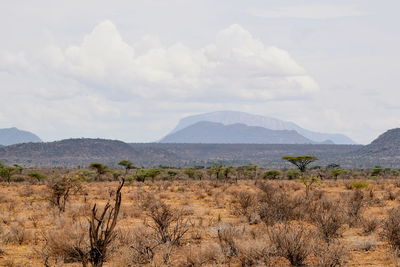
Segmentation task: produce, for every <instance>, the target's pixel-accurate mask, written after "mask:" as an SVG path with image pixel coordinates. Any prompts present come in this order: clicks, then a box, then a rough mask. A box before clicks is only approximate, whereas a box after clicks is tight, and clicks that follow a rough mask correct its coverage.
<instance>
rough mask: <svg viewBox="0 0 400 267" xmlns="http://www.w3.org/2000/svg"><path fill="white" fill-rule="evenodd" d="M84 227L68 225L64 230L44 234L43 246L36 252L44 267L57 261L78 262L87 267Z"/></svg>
mask: <svg viewBox="0 0 400 267" xmlns="http://www.w3.org/2000/svg"><path fill="white" fill-rule="evenodd" d="M86 232H87V230H86V225H84V224H80V223H76V224H73V223H68V224H66V225H64V228H62V229H59V230H52V231H49V232H47V233H45V234H44V240H45V243H44V246H43V248H42V249H41V250H40V251H37V252H38V255H40V256H41V258H42V259H43V264H44V265H45V266H54V265H55V263H57V262H58V261H62V262H64V263H75V262H80V263H81V264H82V266H84V267H85V266H87V264H88V261H89V250H90V245H89V239H88V238H87V235H86Z"/></svg>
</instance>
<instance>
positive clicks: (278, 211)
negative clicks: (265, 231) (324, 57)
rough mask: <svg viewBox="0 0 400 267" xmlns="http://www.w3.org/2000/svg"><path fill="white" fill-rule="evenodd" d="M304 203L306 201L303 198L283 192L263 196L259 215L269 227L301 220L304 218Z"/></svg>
mask: <svg viewBox="0 0 400 267" xmlns="http://www.w3.org/2000/svg"><path fill="white" fill-rule="evenodd" d="M304 203H305V199H304V198H303V197H302V196H290V195H289V194H287V193H285V192H282V191H280V192H275V193H274V194H271V195H267V194H263V196H262V197H261V198H260V203H259V208H258V215H259V216H260V219H261V220H262V221H263V222H264V223H266V224H267V225H273V224H274V223H277V222H286V221H289V220H295V219H300V218H301V217H302V216H304V213H303V210H304Z"/></svg>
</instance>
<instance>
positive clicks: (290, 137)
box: [160, 121, 315, 144]
mask: <svg viewBox="0 0 400 267" xmlns="http://www.w3.org/2000/svg"><path fill="white" fill-rule="evenodd" d="M160 143H197V144H312V143H315V142H313V141H311V140H310V139H307V138H305V137H304V136H302V135H300V134H299V133H297V132H296V131H294V130H270V129H267V128H264V127H259V126H247V125H245V124H242V123H235V124H229V125H224V124H222V123H217V122H209V121H200V122H197V123H195V124H192V125H189V126H188V127H186V128H183V129H181V130H178V131H176V132H174V133H172V134H169V135H167V136H166V137H164V138H163V139H162V140H161V141H160Z"/></svg>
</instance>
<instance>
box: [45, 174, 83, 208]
mask: <svg viewBox="0 0 400 267" xmlns="http://www.w3.org/2000/svg"><path fill="white" fill-rule="evenodd" d="M47 186H48V188H49V189H50V195H49V197H48V200H49V201H50V204H51V205H53V206H55V207H57V208H58V209H59V211H60V212H64V211H65V206H66V204H67V201H68V199H69V197H70V194H71V193H75V192H78V191H79V190H81V186H80V183H79V181H77V180H76V179H74V178H71V177H70V176H68V175H64V176H62V177H61V178H59V179H54V180H52V181H50V182H49V184H48V185H47Z"/></svg>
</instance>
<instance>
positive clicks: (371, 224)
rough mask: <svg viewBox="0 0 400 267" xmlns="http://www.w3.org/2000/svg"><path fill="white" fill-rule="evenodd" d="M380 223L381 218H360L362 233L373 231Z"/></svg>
mask: <svg viewBox="0 0 400 267" xmlns="http://www.w3.org/2000/svg"><path fill="white" fill-rule="evenodd" d="M380 224H381V220H380V219H378V218H367V217H363V218H362V219H361V225H362V228H363V233H364V234H370V233H373V232H375V230H376V229H377V228H378V226H379V225H380Z"/></svg>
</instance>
